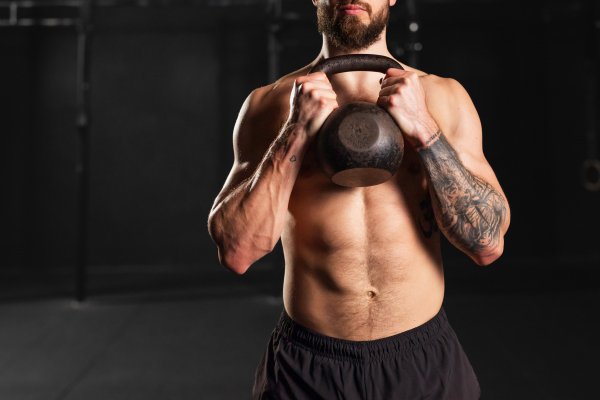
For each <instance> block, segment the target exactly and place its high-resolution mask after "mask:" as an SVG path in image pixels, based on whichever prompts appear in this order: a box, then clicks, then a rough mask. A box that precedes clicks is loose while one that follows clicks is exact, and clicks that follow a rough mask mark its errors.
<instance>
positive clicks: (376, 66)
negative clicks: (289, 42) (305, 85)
mask: <svg viewBox="0 0 600 400" xmlns="http://www.w3.org/2000/svg"><path fill="white" fill-rule="evenodd" d="M390 68H397V69H404V68H402V65H400V63H398V62H397V61H395V60H393V59H391V58H389V57H386V56H380V55H375V54H349V55H345V56H337V57H330V58H326V59H323V60H321V61H319V62H318V63H316V64H315V65H314V66H313V67H312V68H311V69H310V71H309V72H308V73H309V74H312V73H314V72H324V73H325V74H326V75H327V78H329V77H331V75H335V74H339V73H342V72H350V71H373V72H381V73H382V74H385V73H386V72H387V70H388V69H390Z"/></svg>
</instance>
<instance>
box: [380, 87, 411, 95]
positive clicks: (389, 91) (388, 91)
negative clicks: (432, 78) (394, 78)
mask: <svg viewBox="0 0 600 400" xmlns="http://www.w3.org/2000/svg"><path fill="white" fill-rule="evenodd" d="M406 88H407V85H405V84H396V85H392V86H387V87H385V88H383V89H381V90H380V91H379V96H393V95H395V94H399V95H402V94H404V93H405V91H406Z"/></svg>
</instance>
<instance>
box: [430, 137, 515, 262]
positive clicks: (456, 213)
mask: <svg viewBox="0 0 600 400" xmlns="http://www.w3.org/2000/svg"><path fill="white" fill-rule="evenodd" d="M419 154H420V155H421V159H422V160H423V163H424V164H425V168H426V169H427V171H428V172H429V177H430V178H431V187H430V192H431V197H432V200H433V203H434V206H435V208H436V209H437V211H439V213H438V215H439V216H440V218H439V222H440V227H441V229H442V230H443V231H444V233H445V234H446V236H447V237H448V239H449V240H450V241H452V242H453V243H454V244H455V245H457V246H458V247H460V248H462V249H463V250H465V251H469V252H473V253H475V254H477V255H480V256H486V255H489V254H491V252H492V251H493V250H494V249H495V248H496V246H498V244H499V241H500V239H501V232H500V228H501V226H502V222H503V221H504V220H505V219H506V217H507V207H506V201H505V200H504V197H502V195H500V193H498V192H497V191H496V190H495V189H494V188H493V187H492V185H490V184H489V183H487V182H486V181H485V180H483V179H482V178H480V177H478V176H476V175H474V174H472V173H471V171H469V170H468V169H467V168H465V166H464V165H463V164H462V162H461V161H460V159H459V157H458V154H457V153H456V151H455V150H454V148H453V147H452V146H451V145H450V143H448V141H447V140H446V137H445V136H444V134H443V133H441V132H440V137H439V140H437V141H436V142H434V143H433V144H432V145H431V146H430V147H428V148H425V149H423V150H421V151H420V152H419Z"/></svg>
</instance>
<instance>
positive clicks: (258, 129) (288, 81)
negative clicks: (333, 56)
mask: <svg viewBox="0 0 600 400" xmlns="http://www.w3.org/2000/svg"><path fill="white" fill-rule="evenodd" d="M304 70H305V68H303V69H301V70H299V71H296V72H294V73H292V74H289V75H286V76H284V77H282V78H281V79H279V80H278V81H277V82H275V83H272V84H270V85H267V86H264V87H261V88H258V89H255V90H254V91H253V92H252V93H250V95H249V96H248V98H247V99H246V101H245V102H244V105H243V106H242V109H241V110H240V114H239V116H238V120H237V122H236V125H235V129H234V134H233V142H234V152H235V158H236V162H240V163H241V162H248V163H250V164H253V165H255V164H258V163H259V162H260V160H261V159H262V157H263V156H264V154H265V152H266V151H267V150H268V148H269V146H270V144H271V143H272V142H273V141H274V140H275V138H276V137H277V134H278V133H279V131H280V130H281V128H282V127H283V125H284V124H285V122H286V120H287V118H288V114H289V111H290V104H289V102H290V94H291V92H292V88H293V87H294V81H295V79H296V78H297V77H298V76H300V75H302V73H304V74H305V73H306V72H305V71H304Z"/></svg>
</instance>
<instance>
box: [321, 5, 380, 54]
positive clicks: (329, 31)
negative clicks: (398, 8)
mask: <svg viewBox="0 0 600 400" xmlns="http://www.w3.org/2000/svg"><path fill="white" fill-rule="evenodd" d="M349 4H354V5H358V6H361V7H362V8H364V9H365V11H366V12H367V13H368V14H369V15H370V16H371V23H370V24H368V25H366V24H364V23H362V22H360V19H359V16H358V15H342V16H340V13H339V10H340V9H341V7H344V6H347V5H349ZM372 11H373V10H372V7H371V5H370V4H367V3H362V2H361V1H360V0H348V1H343V0H342V1H340V3H338V4H337V5H336V6H335V7H334V9H333V10H332V13H331V15H330V14H329V13H328V10H327V8H326V7H325V5H324V4H323V3H322V2H319V4H318V8H317V18H318V27H319V33H320V34H322V35H325V36H326V37H327V38H328V39H329V42H330V43H331V44H332V45H333V46H335V47H337V48H338V49H340V50H343V51H360V50H364V49H366V48H367V47H369V46H371V45H372V44H374V43H375V42H377V41H378V40H379V38H380V37H381V33H382V32H383V30H384V29H385V27H386V26H387V24H388V22H389V20H390V8H389V6H387V7H383V8H382V10H381V11H380V12H378V13H377V14H376V15H373V14H372Z"/></svg>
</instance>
